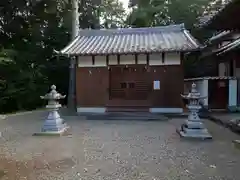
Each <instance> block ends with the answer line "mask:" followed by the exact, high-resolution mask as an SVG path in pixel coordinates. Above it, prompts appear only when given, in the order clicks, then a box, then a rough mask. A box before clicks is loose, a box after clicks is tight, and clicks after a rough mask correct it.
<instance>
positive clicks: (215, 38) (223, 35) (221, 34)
mask: <svg viewBox="0 0 240 180" xmlns="http://www.w3.org/2000/svg"><path fill="white" fill-rule="evenodd" d="M229 34H231V31H229V30H228V31H222V32H220V33H218V34H217V35H214V36H212V37H211V38H210V39H209V42H212V41H215V40H217V39H220V38H222V37H225V36H227V35H229Z"/></svg>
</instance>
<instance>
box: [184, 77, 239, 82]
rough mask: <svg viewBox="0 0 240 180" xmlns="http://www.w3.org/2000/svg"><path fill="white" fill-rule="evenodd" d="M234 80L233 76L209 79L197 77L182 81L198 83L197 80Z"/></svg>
mask: <svg viewBox="0 0 240 180" xmlns="http://www.w3.org/2000/svg"><path fill="white" fill-rule="evenodd" d="M227 79H228V80H234V79H237V78H236V77H234V76H209V77H197V78H189V79H184V81H185V82H186V81H199V80H227Z"/></svg>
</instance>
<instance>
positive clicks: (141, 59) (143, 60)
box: [138, 54, 147, 64]
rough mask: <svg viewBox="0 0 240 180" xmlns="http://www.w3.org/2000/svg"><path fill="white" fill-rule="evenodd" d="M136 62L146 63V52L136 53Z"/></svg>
mask: <svg viewBox="0 0 240 180" xmlns="http://www.w3.org/2000/svg"><path fill="white" fill-rule="evenodd" d="M138 64H147V55H146V54H139V55H138Z"/></svg>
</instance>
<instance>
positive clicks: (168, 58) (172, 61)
mask: <svg viewBox="0 0 240 180" xmlns="http://www.w3.org/2000/svg"><path fill="white" fill-rule="evenodd" d="M178 64H181V60H180V53H166V54H165V63H164V65H178Z"/></svg>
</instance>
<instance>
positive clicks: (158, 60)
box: [149, 53, 162, 66]
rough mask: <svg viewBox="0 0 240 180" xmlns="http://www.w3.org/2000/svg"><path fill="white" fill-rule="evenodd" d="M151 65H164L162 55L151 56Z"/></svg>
mask: <svg viewBox="0 0 240 180" xmlns="http://www.w3.org/2000/svg"><path fill="white" fill-rule="evenodd" d="M149 65H152V66H154V65H155V66H159V65H162V54H161V53H154V54H149Z"/></svg>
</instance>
